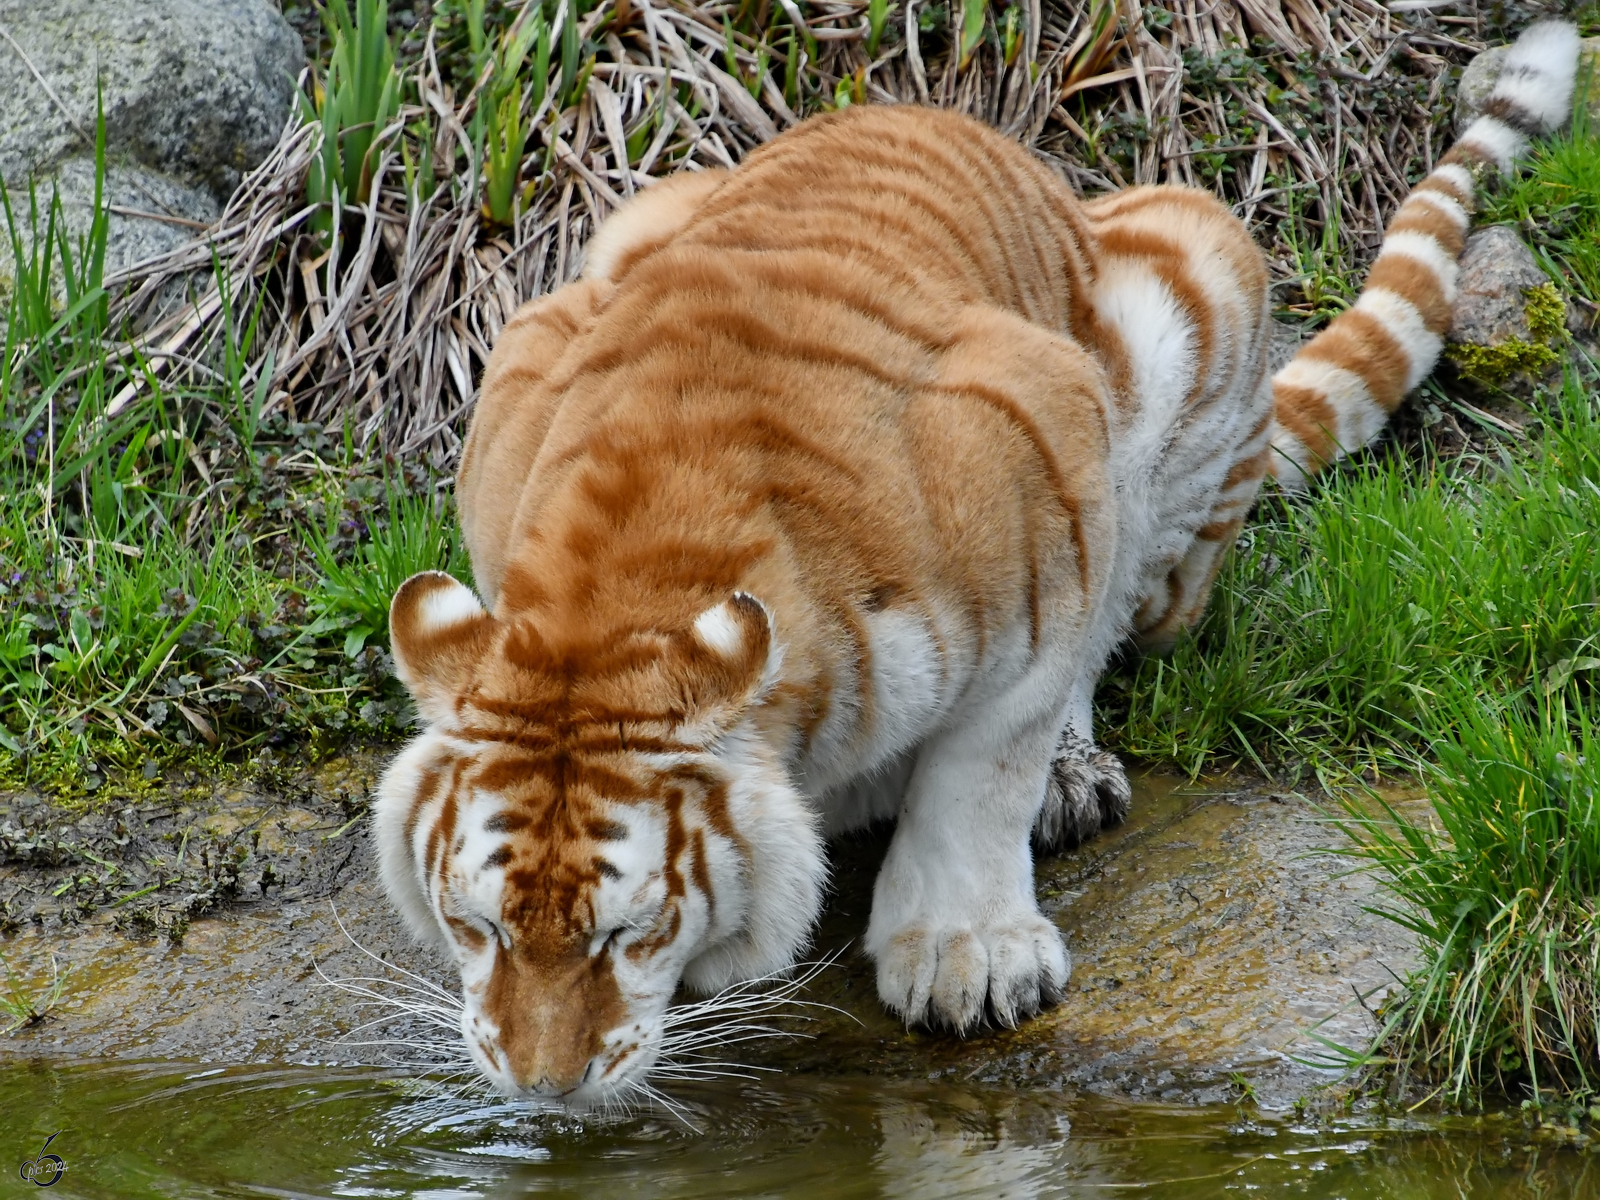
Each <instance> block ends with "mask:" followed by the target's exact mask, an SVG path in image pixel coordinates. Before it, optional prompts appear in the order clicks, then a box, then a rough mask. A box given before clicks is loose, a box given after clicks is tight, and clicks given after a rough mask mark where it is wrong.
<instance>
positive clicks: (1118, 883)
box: [0, 752, 1414, 1105]
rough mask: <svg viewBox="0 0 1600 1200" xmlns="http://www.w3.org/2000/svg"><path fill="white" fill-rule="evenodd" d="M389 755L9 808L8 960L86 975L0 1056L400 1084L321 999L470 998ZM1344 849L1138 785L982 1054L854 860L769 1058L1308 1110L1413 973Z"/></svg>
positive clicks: (797, 1066)
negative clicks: (395, 828) (378, 858)
mask: <svg viewBox="0 0 1600 1200" xmlns="http://www.w3.org/2000/svg"><path fill="white" fill-rule="evenodd" d="M384 758H385V754H383V753H381V752H361V753H356V754H353V755H350V756H347V757H341V758H337V759H334V760H332V761H330V762H328V763H326V764H324V765H322V766H321V767H319V768H316V769H305V768H298V769H289V768H285V767H282V766H278V765H275V764H271V763H268V764H258V765H257V766H256V767H254V768H252V769H250V770H248V771H244V772H240V773H238V775H237V777H236V778H235V779H233V780H232V781H231V782H227V783H224V784H221V785H218V784H216V783H215V781H208V780H205V779H201V778H198V777H187V778H185V777H178V778H174V779H171V780H155V781H152V785H151V787H150V788H149V792H148V794H147V795H146V796H145V797H143V798H142V799H140V800H139V801H137V802H119V803H115V804H112V805H102V806H101V808H100V809H99V810H95V811H90V812H87V813H86V814H85V815H82V816H81V817H78V818H77V819H76V820H75V821H71V822H70V823H65V824H64V823H63V821H62V814H61V812H60V810H59V809H57V808H55V807H54V806H53V805H52V804H51V803H50V802H49V801H47V800H46V799H45V798H43V797H41V796H37V795H11V796H5V797H0V858H3V859H4V863H3V865H0V917H3V918H4V920H5V922H6V925H7V929H6V932H5V939H4V941H3V943H0V948H3V952H4V954H5V956H6V959H7V961H8V963H9V964H10V967H11V969H12V971H13V972H14V975H15V978H16V981H17V985H18V988H19V989H20V991H21V992H23V993H25V994H28V995H34V996H37V995H40V994H42V993H43V992H44V991H45V990H46V988H47V987H48V985H49V983H50V981H51V979H52V974H53V971H58V970H59V971H65V972H66V973H67V974H66V983H65V986H64V989H63V992H62V995H61V999H60V1001H59V1002H58V1004H57V1005H56V1007H55V1008H54V1009H53V1010H52V1011H51V1013H50V1014H49V1015H48V1016H47V1017H46V1019H44V1020H42V1021H37V1022H34V1023H33V1024H30V1025H27V1026H24V1027H22V1028H19V1029H17V1030H15V1031H14V1032H13V1033H12V1034H10V1035H9V1036H3V1037H0V1056H3V1057H19V1056H21V1057H34V1056H40V1055H44V1056H51V1057H55V1056H63V1057H72V1058H86V1057H100V1056H116V1057H137V1058H171V1059H186V1060H195V1061H204V1062H215V1063H243V1062H279V1061H293V1062H319V1063H331V1062H341V1063H342V1062H360V1061H380V1060H381V1055H382V1054H383V1052H382V1051H379V1050H376V1049H372V1048H363V1047H356V1046H352V1045H350V1044H349V1043H348V1041H342V1040H341V1038H342V1037H344V1035H347V1034H348V1033H349V1032H350V1031H351V1030H353V1029H355V1027H356V1026H357V1025H359V1024H360V1023H361V1021H362V1020H364V1019H366V1018H368V1017H370V1016H371V1015H373V1014H372V1013H371V1012H370V1011H368V1010H366V1009H364V1008H362V1007H361V1006H360V1004H359V1003H358V1002H357V1001H356V1000H355V999H354V998H353V997H351V996H349V995H347V994H345V993H342V992H340V991H338V990H336V989H333V988H330V987H328V986H326V985H324V984H322V982H321V981H320V979H319V977H318V967H319V966H320V968H321V971H322V972H323V973H324V974H326V975H329V976H333V977H347V976H355V975H371V974H374V973H382V968H381V967H380V966H379V965H378V964H377V963H374V962H373V961H371V960H370V959H367V958H366V957H364V956H363V954H362V953H361V952H360V951H359V950H357V949H356V947H355V946H354V945H353V944H352V942H351V940H350V938H347V937H346V935H345V932H344V931H343V930H341V928H340V926H339V921H341V920H342V922H343V925H344V927H345V929H347V930H348V931H349V935H350V937H353V938H354V939H355V940H357V941H359V942H360V943H361V944H362V945H364V946H365V947H367V948H368V949H369V950H371V951H372V952H374V953H376V954H378V955H380V956H382V957H383V958H385V959H387V960H388V961H390V962H392V963H395V964H398V965H402V966H404V967H406V968H408V969H411V970H415V971H419V972H421V973H422V974H424V975H427V976H430V977H432V978H434V979H438V980H441V981H445V982H447V983H448V982H449V975H448V972H447V970H446V968H445V964H444V963H443V962H441V961H439V960H437V959H435V958H433V957H432V956H431V955H430V954H428V953H426V952H424V951H422V950H420V949H418V948H417V947H415V946H413V945H412V944H411V943H410V942H409V941H408V940H407V939H406V937H405V935H404V934H403V932H402V931H401V930H400V928H399V925H398V922H397V921H396V919H395V918H394V917H393V916H392V915H391V914H390V912H389V910H388V907H387V905H386V902H385V901H384V899H383V897H382V894H381V890H380V888H379V887H378V885H377V881H376V876H375V871H374V864H373V859H372V846H371V841H370V838H369V835H368V832H367V828H366V820H365V813H366V807H367V804H368V801H369V797H370V793H371V789H372V786H373V784H374V782H375V780H376V778H377V775H378V773H379V771H380V770H381V768H382V764H383V761H384ZM1337 839H1338V835H1337V833H1336V832H1335V831H1333V830H1331V829H1330V828H1328V827H1327V825H1326V824H1325V822H1324V821H1323V820H1322V818H1321V814H1320V812H1319V810H1318V809H1317V808H1316V807H1315V806H1314V805H1313V804H1312V803H1311V802H1310V801H1308V800H1307V799H1306V798H1305V797H1303V796H1300V795H1298V794H1289V793H1279V792H1273V791H1271V790H1269V789H1266V788H1264V787H1260V786H1252V785H1244V784H1229V783H1227V782H1225V781H1224V782H1214V783H1210V784H1195V785H1186V784H1182V783H1181V782H1179V781H1176V780H1173V779H1169V778H1164V777H1160V776H1144V777H1142V778H1139V779H1137V781H1136V792H1135V801H1134V809H1133V816H1132V818H1131V819H1130V821H1129V822H1128V823H1127V824H1126V825H1124V826H1122V827H1121V828H1119V829H1116V830H1112V831H1109V832H1107V833H1105V834H1103V835H1101V836H1100V837H1099V838H1097V839H1095V840H1094V841H1092V842H1090V843H1088V844H1087V845H1085V846H1083V847H1081V848H1079V849H1077V850H1075V851H1070V852H1067V853H1062V854H1059V855H1054V856H1051V857H1050V858H1047V859H1045V860H1044V861H1042V862H1041V863H1040V865H1039V879H1038V886H1039V894H1040V897H1041V901H1042V903H1043V904H1044V907H1045V911H1046V912H1047V913H1048V914H1049V915H1050V916H1051V917H1052V918H1053V919H1055V920H1056V921H1057V922H1058V924H1059V925H1060V927H1061V929H1062V930H1063V932H1064V933H1065V934H1066V937H1067V942H1068V945H1069V947H1070V948H1071V951H1072V955H1073V973H1072V979H1071V983H1070V985H1069V991H1068V994H1067V996H1066V998H1065V1000H1064V1001H1063V1002H1062V1004H1061V1005H1059V1006H1058V1007H1057V1008H1056V1009H1054V1010H1053V1011H1051V1012H1049V1013H1047V1014H1045V1015H1044V1016H1042V1017H1040V1018H1037V1019H1035V1020H1033V1021H1030V1022H1028V1023H1027V1024H1025V1025H1024V1026H1023V1027H1022V1028H1020V1029H1017V1030H1015V1031H1007V1032H998V1033H989V1034H986V1035H983V1036H979V1037H974V1038H970V1039H967V1040H964V1041H963V1040H961V1039H958V1038H954V1037H951V1036H942V1035H931V1034H926V1033H920V1032H908V1031H907V1030H905V1029H903V1028H902V1027H901V1026H900V1025H898V1024H897V1023H896V1022H895V1021H893V1020H892V1019H890V1018H889V1017H888V1016H886V1015H885V1014H884V1013H883V1012H882V1010H881V1009H880V1008H879V1006H878V1004H877V1000H876V997H875V995H874V993H873V986H872V969H871V966H870V964H869V963H867V962H866V961H865V960H864V959H863V958H862V956H861V955H860V954H859V953H858V952H857V950H856V949H855V944H856V941H857V939H859V937H860V935H861V933H862V930H863V929H864V927H865V923H866V918H867V911H868V903H869V899H870V895H871V880H872V873H873V871H874V869H875V866H876V863H877V861H878V860H879V859H880V858H881V856H882V854H883V851H884V849H885V847H886V845H887V831H886V830H885V831H876V832H874V833H871V834H867V835H863V836H859V837H852V838H847V839H844V840H842V841H840V842H839V843H837V844H836V845H835V846H834V848H833V850H834V855H835V863H836V871H835V893H834V895H833V897H832V899H831V901H830V903H829V905H828V908H827V911H826V914H825V916H824V918H823V922H822V926H821V929H820V932H819V937H818V944H817V954H818V956H819V957H821V956H826V955H830V954H832V955H837V961H836V962H835V963H834V964H833V965H831V966H830V967H828V968H827V969H826V970H824V971H823V972H821V974H820V975H819V976H818V978H817V979H816V981H815V982H814V984H813V985H812V986H811V987H810V988H809V989H808V991H807V993H806V998H807V999H810V1000H814V1001H819V1002H822V1003H824V1004H827V1005H831V1006H833V1009H814V1010H811V1012H812V1014H813V1015H814V1016H815V1017H816V1018H817V1019H816V1020H814V1021H812V1022H810V1023H808V1024H805V1025H800V1026H795V1028H801V1029H804V1030H805V1031H806V1032H807V1033H809V1034H810V1035H811V1036H808V1037H799V1038H794V1039H789V1040H784V1041H774V1042H769V1043H763V1044H756V1045H752V1046H750V1047H748V1048H747V1050H746V1053H745V1055H744V1057H745V1059H746V1060H747V1061H750V1062H755V1063H760V1064H764V1065H769V1066H780V1067H783V1068H785V1069H789V1070H797V1071H807V1072H818V1073H828V1074H832V1073H856V1074H859V1073H863V1072H865V1073H869V1074H880V1075H886V1076H894V1077H901V1078H933V1079H938V1078H946V1077H948V1078H952V1079H961V1080H973V1081H983V1082H999V1083H1005V1084H1012V1085H1020V1086H1032V1087H1039V1086H1043V1087H1050V1088H1069V1089H1073V1090H1087V1091H1093V1092H1097V1093H1102V1094H1120V1095H1127V1096H1135V1097H1147V1098H1162V1099H1168V1100H1186V1101H1210V1100H1218V1099H1222V1098H1227V1097H1231V1096H1234V1095H1237V1094H1238V1092H1239V1090H1240V1088H1241V1086H1242V1085H1243V1084H1248V1085H1249V1086H1250V1087H1252V1088H1253V1089H1254V1091H1255V1093H1256V1096H1257V1098H1258V1099H1259V1101H1260V1102H1262V1103H1264V1104H1267V1105H1287V1104H1289V1103H1291V1102H1292V1101H1293V1100H1294V1099H1295V1098H1296V1097H1298V1096H1300V1095H1302V1094H1304V1093H1306V1092H1307V1091H1309V1090H1314V1089H1316V1088H1317V1087H1318V1086H1319V1085H1321V1084H1324V1083H1327V1082H1329V1081H1330V1080H1331V1079H1333V1078H1334V1076H1333V1075H1332V1074H1331V1073H1329V1072H1324V1071H1317V1070H1315V1069H1313V1068H1311V1067H1308V1066H1306V1065H1304V1064H1302V1063H1298V1062H1296V1061H1295V1060H1296V1059H1297V1058H1300V1057H1312V1056H1315V1055H1317V1054H1318V1053H1319V1047H1318V1045H1317V1043H1316V1042H1315V1040H1314V1039H1312V1038H1308V1036H1307V1031H1308V1030H1310V1029H1312V1028H1313V1027H1316V1030H1317V1032H1318V1033H1319V1034H1321V1035H1322V1036H1325V1037H1330V1038H1332V1039H1333V1040H1335V1041H1339V1042H1342V1043H1344V1044H1346V1045H1358V1044H1364V1042H1365V1040H1366V1038H1367V1037H1369V1036H1370V1033H1371V1031H1372V1028H1373V1022H1372V1018H1371V1017H1370V1016H1369V1015H1368V1013H1367V1012H1366V1011H1365V1009H1364V1008H1363V1006H1362V1004H1361V1003H1359V1002H1358V1001H1357V993H1360V994H1363V995H1366V994H1369V993H1372V992H1374V990H1375V989H1377V990H1378V991H1377V994H1376V995H1369V996H1368V999H1367V1001H1366V1003H1367V1005H1376V1004H1377V1003H1378V1002H1379V1000H1380V999H1381V995H1382V989H1384V988H1385V987H1386V986H1392V985H1393V983H1394V980H1395V977H1396V976H1397V975H1403V974H1404V973H1405V971H1406V969H1407V968H1408V967H1409V966H1410V965H1411V963H1412V962H1413V959H1414V948H1413V946H1412V945H1411V944H1410V942H1409V941H1408V939H1407V937H1406V936H1405V935H1404V934H1403V933H1402V932H1401V931H1400V930H1399V929H1398V928H1396V927H1395V926H1393V925H1391V924H1390V923H1388V922H1385V921H1383V920H1381V919H1380V918H1377V917H1374V916H1372V915H1370V914H1368V913H1366V912H1364V911H1363V905H1365V904H1369V903H1371V902H1372V901H1373V900H1374V889H1373V885H1372V883H1371V881H1370V880H1368V879H1366V878H1365V877H1362V876H1359V875H1350V874H1348V871H1349V864H1348V863H1344V862H1341V861H1340V860H1337V859H1334V858H1331V857H1329V856H1328V855H1326V854H1322V853H1319V852H1318V851H1319V849H1320V848H1322V847H1326V846H1330V845H1334V844H1336V842H1337ZM835 1010H837V1011H835ZM1319 1023H1321V1024H1319ZM0 1027H3V1026H0Z"/></svg>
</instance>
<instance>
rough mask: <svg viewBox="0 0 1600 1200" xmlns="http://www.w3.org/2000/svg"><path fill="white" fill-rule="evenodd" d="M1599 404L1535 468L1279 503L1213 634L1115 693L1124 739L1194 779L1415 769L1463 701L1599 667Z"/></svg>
mask: <svg viewBox="0 0 1600 1200" xmlns="http://www.w3.org/2000/svg"><path fill="white" fill-rule="evenodd" d="M1593 389H1594V378H1593V375H1592V373H1591V374H1589V376H1588V377H1587V378H1585V379H1579V378H1578V377H1577V376H1576V375H1574V376H1572V377H1571V378H1569V380H1568V382H1567V385H1566V387H1565V390H1564V391H1563V392H1562V393H1561V394H1560V395H1559V396H1557V397H1554V398H1552V399H1551V404H1552V405H1553V407H1554V408H1555V412H1554V414H1553V415H1552V417H1551V419H1550V422H1549V428H1548V429H1547V431H1546V434H1545V436H1544V438H1543V440H1542V441H1541V442H1540V443H1539V444H1538V445H1537V446H1536V447H1535V448H1534V449H1532V450H1531V451H1530V452H1529V453H1528V454H1526V455H1525V456H1524V457H1520V458H1511V457H1507V458H1505V459H1503V460H1502V461H1500V462H1497V463H1493V464H1487V465H1486V464H1484V463H1482V462H1481V461H1477V462H1474V461H1463V462H1459V463H1457V464H1454V465H1440V466H1437V467H1424V466H1418V465H1416V464H1413V463H1409V462H1406V461H1404V460H1403V459H1400V458H1399V457H1398V456H1395V457H1390V458H1385V459H1368V460H1366V462H1365V464H1364V465H1359V466H1353V467H1351V468H1348V469H1346V470H1344V471H1340V472H1337V473H1334V474H1332V475H1331V477H1330V478H1328V479H1327V480H1326V481H1325V482H1324V483H1323V485H1322V486H1321V487H1320V488H1319V490H1318V492H1317V494H1316V496H1315V498H1314V499H1312V500H1311V501H1309V502H1305V503H1285V502H1281V501H1277V500H1274V499H1269V500H1268V501H1266V502H1265V503H1264V504H1263V505H1262V506H1261V509H1260V511H1259V512H1258V513H1257V515H1256V518H1255V519H1254V521H1253V522H1252V524H1251V525H1250V527H1249V528H1248V529H1247V530H1246V533H1245V536H1244V537H1243V538H1242V539H1241V542H1240V547H1239V550H1238V552H1237V553H1236V554H1234V555H1233V556H1232V558H1231V560H1230V561H1229V563H1228V565H1227V566H1226V567H1225V568H1224V571H1223V573H1222V577H1221V578H1220V579H1219V581H1218V585H1217V588H1216V591H1215V592H1214V593H1213V597H1212V603H1211V609H1210V612H1209V613H1208V614H1207V616H1206V618H1205V619H1204V621H1203V623H1202V624H1201V626H1200V628H1199V630H1198V631H1197V634H1196V635H1195V636H1194V637H1192V638H1188V639H1185V640H1183V641H1182V642H1180V643H1179V645H1178V647H1177V649H1176V650H1175V652H1174V653H1173V654H1172V655H1171V656H1170V657H1169V658H1166V659H1151V660H1146V661H1143V662H1138V663H1135V664H1132V665H1130V666H1129V667H1128V668H1126V669H1125V670H1124V672H1123V673H1122V675H1121V676H1120V677H1114V678H1112V679H1111V680H1109V681H1108V683H1107V684H1106V685H1105V686H1104V687H1103V688H1102V694H1101V705H1102V710H1103V716H1104V726H1105V728H1106V729H1107V730H1108V731H1110V734H1111V737H1110V740H1112V741H1114V742H1115V743H1116V744H1117V745H1118V746H1119V747H1120V748H1121V749H1124V750H1127V751H1130V752H1132V753H1133V754H1135V755H1137V756H1140V757H1144V758H1151V759H1157V760H1163V761H1167V762H1174V763H1177V764H1179V765H1180V766H1182V767H1183V768H1184V769H1186V770H1188V771H1191V772H1194V771H1198V770H1200V769H1202V768H1203V767H1206V766H1208V765H1217V764H1219V763H1222V762H1227V761H1235V762H1243V763H1246V764H1255V765H1258V766H1269V765H1272V764H1274V763H1277V764H1284V763H1292V762H1296V761H1300V760H1310V761H1311V762H1313V763H1315V764H1321V765H1323V766H1326V767H1328V768H1329V769H1336V768H1338V767H1340V766H1342V767H1344V768H1350V769H1359V768H1361V767H1362V766H1363V765H1365V766H1374V767H1378V768H1381V769H1386V770H1395V769H1400V770H1407V769H1409V768H1410V766H1411V764H1412V763H1413V762H1414V761H1415V759H1416V758H1417V756H1418V755H1425V754H1426V751H1427V749H1428V747H1429V745H1430V743H1431V741H1432V739H1433V737H1434V736H1435V734H1436V732H1437V730H1438V729H1439V728H1441V727H1443V726H1444V725H1446V724H1447V722H1446V721H1444V720H1443V719H1442V718H1441V716H1440V715H1439V714H1440V712H1441V711H1448V706H1449V704H1450V703H1452V702H1454V700H1455V699H1456V698H1457V697H1460V696H1463V695H1465V696H1475V695H1479V694H1482V693H1492V694H1502V695H1504V694H1510V693H1516V692H1522V691H1528V690H1530V689H1531V690H1533V691H1537V690H1538V689H1539V688H1541V687H1542V686H1543V685H1544V683H1545V682H1546V681H1547V680H1550V679H1551V678H1552V677H1553V676H1554V675H1559V674H1561V672H1562V671H1563V670H1565V671H1567V672H1568V673H1571V664H1572V663H1573V662H1574V661H1582V660H1583V659H1584V658H1585V657H1586V656H1587V655H1588V654H1590V653H1591V652H1600V651H1595V650H1594V647H1595V645H1596V636H1597V634H1600V625H1597V623H1596V611H1595V606H1596V603H1597V601H1600V410H1597V409H1596V406H1595V403H1594V399H1593V396H1592V392H1593ZM1563 663H1565V664H1567V666H1566V667H1565V668H1564V667H1562V664H1563ZM1588 679H1589V672H1587V671H1581V672H1578V673H1577V674H1576V678H1575V682H1574V686H1580V687H1582V688H1587V687H1588V686H1589V683H1588Z"/></svg>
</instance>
